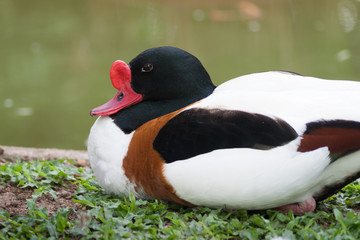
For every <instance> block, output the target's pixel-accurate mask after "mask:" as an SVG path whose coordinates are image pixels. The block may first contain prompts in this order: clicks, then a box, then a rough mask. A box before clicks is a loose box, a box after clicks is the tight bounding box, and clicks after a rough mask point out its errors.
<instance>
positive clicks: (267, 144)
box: [87, 46, 360, 215]
mask: <svg viewBox="0 0 360 240" xmlns="http://www.w3.org/2000/svg"><path fill="white" fill-rule="evenodd" d="M110 79H111V82H112V85H113V86H114V88H115V89H117V93H116V95H115V97H113V98H112V99H111V100H110V101H108V102H107V103H105V104H103V105H101V106H99V107H96V108H94V109H93V110H91V112H90V114H91V115H92V116H98V118H97V120H96V121H95V123H94V124H93V126H92V127H91V130H90V134H89V137H88V144H87V146H88V155H89V161H90V165H91V168H92V169H93V171H94V174H95V177H96V179H97V181H98V183H99V185H100V186H101V187H102V188H103V189H104V190H105V191H106V192H108V193H112V194H116V195H119V196H129V195H130V194H132V195H134V196H135V197H136V198H138V199H146V200H152V199H158V200H163V201H168V202H172V203H176V204H180V205H183V206H186V207H196V206H205V207H210V208H226V209H234V210H237V209H244V210H266V209H274V210H278V211H281V212H289V211H292V212H293V213H294V214H295V215H302V214H304V213H306V212H312V211H315V210H316V205H317V202H319V201H322V200H324V199H326V198H328V197H329V196H331V195H333V194H335V193H337V192H338V191H340V190H341V188H342V187H344V186H346V185H347V184H349V183H351V182H353V181H356V180H357V179H358V178H360V109H359V107H360V83H359V82H356V81H350V80H327V79H320V78H316V77H310V76H303V75H300V74H296V73H293V72H287V71H267V72H259V73H252V74H247V75H243V76H240V77H237V78H234V79H231V80H229V81H227V82H225V83H223V84H220V85H219V86H215V85H214V84H213V82H212V80H211V78H210V76H209V74H208V72H207V71H206V69H205V68H204V66H203V65H202V63H201V62H200V60H199V59H198V58H196V57H195V56H193V55H192V54H190V53H188V52H187V51H185V50H182V49H179V48H175V47H170V46H163V47H155V48H151V49H148V50H145V51H143V52H141V53H140V54H139V55H138V56H136V57H135V58H134V59H133V60H131V61H130V62H129V64H127V63H126V62H124V61H121V60H117V61H115V62H114V63H113V64H112V66H111V69H110Z"/></svg>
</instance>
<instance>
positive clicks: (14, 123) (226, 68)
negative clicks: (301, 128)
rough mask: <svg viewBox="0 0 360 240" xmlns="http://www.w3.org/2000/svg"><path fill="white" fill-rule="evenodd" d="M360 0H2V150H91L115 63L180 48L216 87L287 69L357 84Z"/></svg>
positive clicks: (111, 93) (110, 93)
mask: <svg viewBox="0 0 360 240" xmlns="http://www.w3.org/2000/svg"><path fill="white" fill-rule="evenodd" d="M359 10H360V1H359V0H316V1H304V0H258V1H250V0H249V1H246V0H206V1H200V0H199V1H196V0H182V1H175V0H158V1H154V0H153V1H151V0H76V1H74V0H62V1H43V0H32V1H24V0H1V1H0V111H1V115H0V144H2V145H15V146H28V147H56V148H73V149H85V148H86V144H85V143H86V139H87V135H88V133H89V129H90V127H91V125H92V124H93V122H94V121H95V119H96V118H95V117H90V116H89V112H90V110H91V109H92V108H94V107H96V106H99V105H101V104H103V103H105V102H106V101H108V100H109V99H110V98H112V97H113V96H114V95H115V93H116V90H115V89H114V88H113V87H112V85H111V82H110V79H109V69H110V66H111V64H112V63H113V61H115V60H117V59H120V60H124V61H126V62H129V61H130V60H131V59H132V58H134V57H135V56H136V55H137V54H139V53H140V52H141V51H143V50H145V49H148V48H151V47H156V46H161V45H169V46H176V47H179V48H182V49H185V50H187V51H189V52H190V53H192V54H194V55H195V56H197V57H198V58H199V59H200V60H201V61H202V63H203V64H204V66H205V68H206V69H207V70H208V72H209V74H210V76H211V77H212V79H213V81H214V82H215V83H216V84H220V83H222V82H224V81H226V80H229V79H231V78H234V77H237V76H240V75H244V74H247V73H251V72H260V71H266V70H289V71H293V72H297V73H301V74H304V75H312V76H316V77H321V78H330V79H349V80H360V23H359V18H360V16H359V14H360V12H359Z"/></svg>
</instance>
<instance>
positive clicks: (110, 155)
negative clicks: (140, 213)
mask: <svg viewBox="0 0 360 240" xmlns="http://www.w3.org/2000/svg"><path fill="white" fill-rule="evenodd" d="M132 136H133V133H130V134H125V133H124V132H122V131H121V129H120V128H119V127H117V126H116V125H115V124H114V122H113V120H112V119H111V118H110V117H108V116H101V117H99V118H98V119H97V120H96V122H95V123H94V125H93V126H92V128H91V131H90V135H89V139H88V154H89V160H90V164H91V168H92V169H93V170H94V173H95V176H96V178H97V180H98V182H99V185H100V186H101V187H102V188H103V189H105V191H107V192H110V193H115V194H120V195H121V194H125V195H129V193H130V192H131V193H133V194H135V195H136V191H135V190H134V188H135V185H134V184H132V183H130V181H129V180H128V178H127V177H126V176H125V173H124V169H123V167H122V162H123V158H124V157H125V156H126V153H127V150H128V147H129V144H130V141H131V138H132Z"/></svg>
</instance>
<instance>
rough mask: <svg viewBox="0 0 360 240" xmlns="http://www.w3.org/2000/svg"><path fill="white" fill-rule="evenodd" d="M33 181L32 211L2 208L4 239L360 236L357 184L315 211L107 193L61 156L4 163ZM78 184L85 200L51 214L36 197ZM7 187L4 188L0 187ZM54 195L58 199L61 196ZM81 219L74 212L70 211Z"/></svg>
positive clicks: (24, 184) (16, 177) (5, 171)
mask: <svg viewBox="0 0 360 240" xmlns="http://www.w3.org/2000/svg"><path fill="white" fill-rule="evenodd" d="M9 181H10V182H13V183H16V184H17V185H18V187H19V188H34V190H35V191H34V193H33V195H32V198H30V199H27V208H28V214H27V215H15V216H10V214H9V213H8V212H7V211H6V210H4V209H0V239H120V238H121V239H123V238H124V239H126V238H128V239H160V238H165V239H272V238H275V237H283V238H284V239H335V238H336V239H359V238H360V215H359V213H357V210H356V209H357V208H359V205H360V200H359V198H360V186H359V185H357V184H351V185H349V186H347V187H346V188H344V189H343V190H342V192H341V193H339V194H337V195H336V196H334V197H332V198H330V199H329V200H327V201H326V202H324V203H323V204H321V206H320V209H323V210H317V211H316V212H315V213H308V214H305V215H304V216H300V217H294V216H293V214H292V213H289V214H282V213H278V212H275V211H262V212H255V213H254V212H248V211H232V212H229V211H226V210H223V209H209V208H204V207H198V208H185V207H181V206H178V205H175V204H170V203H167V202H162V201H157V200H155V201H144V200H136V199H135V198H134V197H133V196H130V197H129V198H121V197H118V196H114V195H108V194H106V193H104V192H103V191H102V190H101V188H100V187H99V186H98V185H97V182H96V179H95V178H94V176H93V173H92V171H91V170H90V169H88V168H77V167H74V166H72V165H68V164H65V163H64V161H63V160H54V161H36V162H20V161H19V162H17V163H12V164H5V165H1V166H0V184H3V185H5V184H6V182H7V183H8V182H9ZM67 184H75V185H76V186H77V190H76V192H75V193H74V196H73V201H75V202H77V203H80V204H81V205H82V207H81V208H79V209H77V210H74V209H69V208H62V209H58V210H57V212H56V213H54V214H52V215H51V214H49V213H48V212H47V210H46V209H45V208H42V207H36V204H35V199H36V198H37V197H39V196H41V195H43V194H50V195H52V196H53V197H54V199H57V197H58V196H57V194H58V193H57V192H56V191H55V187H56V186H59V185H63V186H66V185H67ZM0 194H1V193H0ZM55 201H56V200H55ZM74 211H75V214H76V216H77V218H76V219H75V220H69V216H70V215H71V214H74Z"/></svg>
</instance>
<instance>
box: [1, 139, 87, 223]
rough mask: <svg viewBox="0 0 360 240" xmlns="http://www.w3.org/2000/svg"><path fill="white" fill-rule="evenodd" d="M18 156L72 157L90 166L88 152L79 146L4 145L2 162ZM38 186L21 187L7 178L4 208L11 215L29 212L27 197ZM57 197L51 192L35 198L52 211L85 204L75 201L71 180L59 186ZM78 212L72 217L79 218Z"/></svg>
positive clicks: (4, 190) (2, 198)
mask: <svg viewBox="0 0 360 240" xmlns="http://www.w3.org/2000/svg"><path fill="white" fill-rule="evenodd" d="M17 159H21V160H22V161H36V160H38V159H44V160H50V159H71V160H73V161H75V162H76V163H75V165H76V166H79V167H80V166H81V167H86V166H89V164H88V156H87V153H86V151H78V150H62V149H40V148H24V147H12V146H1V145H0V164H4V163H6V162H15V161H17ZM34 190H35V189H33V188H30V187H28V188H19V187H17V185H16V184H15V183H11V182H7V183H6V184H5V186H4V185H0V209H5V210H6V211H8V212H9V214H10V215H12V216H13V215H25V214H27V201H26V199H29V198H32V196H31V195H32V194H33V192H34ZM55 191H56V192H57V200H56V201H54V199H53V197H52V196H51V195H50V194H46V195H42V196H40V197H38V198H37V199H36V201H35V203H36V206H37V207H44V208H46V209H47V211H48V213H49V214H50V215H51V214H53V213H55V212H56V211H57V209H58V208H63V207H68V208H70V209H74V210H79V209H80V208H81V204H79V203H75V202H73V201H72V200H71V199H72V198H73V194H74V192H75V191H76V186H75V185H72V184H69V185H68V186H66V187H64V186H57V187H56V189H55ZM76 217H77V216H75V213H73V215H70V216H69V220H74V219H76Z"/></svg>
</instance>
